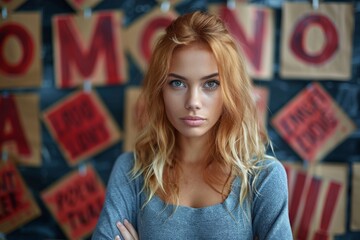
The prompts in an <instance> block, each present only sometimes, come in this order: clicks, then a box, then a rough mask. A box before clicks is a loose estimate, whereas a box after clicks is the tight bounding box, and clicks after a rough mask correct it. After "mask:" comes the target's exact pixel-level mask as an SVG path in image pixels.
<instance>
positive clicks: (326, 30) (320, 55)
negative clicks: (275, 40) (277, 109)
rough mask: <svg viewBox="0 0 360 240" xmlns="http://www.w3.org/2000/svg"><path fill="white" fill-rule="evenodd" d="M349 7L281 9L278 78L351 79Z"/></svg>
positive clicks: (290, 6)
mask: <svg viewBox="0 0 360 240" xmlns="http://www.w3.org/2000/svg"><path fill="white" fill-rule="evenodd" d="M353 11H354V10H353V4H352V3H321V4H320V5H319V8H318V9H316V10H314V9H313V8H312V6H311V4H309V3H289V2H285V3H284V5H283V16H282V21H283V22H282V31H281V32H282V41H281V42H282V43H281V72H280V73H281V75H282V76H283V77H287V78H296V79H298V78H312V79H313V78H316V79H324V80H329V79H339V80H347V79H349V78H350V77H351V53H352V41H353V39H352V35H353V31H354V29H353V28H354V14H353Z"/></svg>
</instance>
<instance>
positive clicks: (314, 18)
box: [290, 15, 339, 64]
mask: <svg viewBox="0 0 360 240" xmlns="http://www.w3.org/2000/svg"><path fill="white" fill-rule="evenodd" d="M313 25H318V26H319V27H321V28H322V30H323V31H324V34H325V38H324V39H326V42H325V46H324V47H323V49H322V51H321V52H320V53H318V54H315V55H310V54H309V53H307V52H306V46H304V38H305V35H306V31H307V29H308V28H309V27H311V26H313ZM338 47H339V39H338V33H337V31H336V28H335V26H334V24H333V23H332V22H331V20H330V19H329V18H328V17H326V16H324V15H310V16H306V17H304V18H303V19H301V20H300V21H299V22H298V23H297V24H296V26H295V29H294V32H293V34H292V36H291V39H290V48H291V50H292V51H293V52H294V54H295V55H296V56H297V57H298V58H299V59H301V60H302V61H304V62H307V63H312V64H323V63H324V62H326V61H327V60H329V59H330V58H331V56H332V55H334V53H335V51H336V50H337V49H338Z"/></svg>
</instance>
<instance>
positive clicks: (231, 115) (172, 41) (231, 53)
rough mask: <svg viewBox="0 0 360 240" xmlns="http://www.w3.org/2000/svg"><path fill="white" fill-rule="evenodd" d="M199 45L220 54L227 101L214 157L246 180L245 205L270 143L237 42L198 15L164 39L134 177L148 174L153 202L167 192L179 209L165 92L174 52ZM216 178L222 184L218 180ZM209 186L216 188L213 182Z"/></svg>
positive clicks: (180, 21)
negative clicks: (155, 197) (163, 92)
mask: <svg viewBox="0 0 360 240" xmlns="http://www.w3.org/2000/svg"><path fill="white" fill-rule="evenodd" d="M199 42H200V43H202V44H206V45H207V46H208V47H209V48H210V49H211V51H212V52H213V54H214V57H215V59H216V62H217V64H218V72H219V78H220V82H221V91H222V96H223V108H224V109H223V114H222V116H221V117H220V119H219V121H218V123H217V124H216V126H214V128H213V129H212V137H213V138H212V139H214V142H213V143H212V146H211V148H210V149H209V156H211V161H212V162H215V163H216V164H217V166H218V167H219V169H220V170H223V169H230V172H231V173H230V174H231V175H232V176H238V177H240V178H241V191H240V196H239V199H240V203H243V201H244V200H245V199H246V197H247V196H248V194H249V192H250V191H251V190H252V188H253V184H252V181H250V180H249V179H250V178H251V176H252V177H253V178H254V179H256V176H257V174H256V172H257V171H256V170H257V169H258V167H257V162H259V161H261V160H263V159H264V158H265V157H266V155H265V152H266V147H267V144H269V142H270V141H269V139H268V137H267V134H266V133H265V132H263V130H264V129H263V128H261V127H260V125H259V121H258V118H257V113H256V108H255V102H254V97H253V89H252V88H253V86H252V83H251V80H250V78H249V76H248V75H247V72H246V69H245V63H244V60H243V59H242V57H241V54H240V51H239V48H238V46H237V44H236V41H235V40H234V39H233V38H232V36H231V35H230V34H229V31H228V30H227V28H226V26H225V24H224V23H223V21H222V20H221V19H220V18H219V17H217V16H215V15H211V14H209V13H203V12H198V11H197V12H194V13H188V14H185V15H182V16H180V17H178V18H177V19H176V20H174V21H173V22H172V24H170V25H169V26H168V27H167V28H166V33H165V34H164V35H163V36H161V38H160V39H159V40H158V42H157V44H156V46H155V48H154V50H153V53H152V57H151V60H150V64H149V68H148V72H147V74H146V76H145V79H144V83H143V88H142V95H141V101H142V104H143V107H144V108H143V111H142V112H141V116H140V118H141V119H142V121H143V127H142V129H141V131H140V134H139V136H138V138H137V141H136V143H135V165H134V168H133V170H132V173H133V176H134V177H137V176H139V175H143V177H144V188H143V190H145V191H146V192H147V194H148V199H147V202H149V201H150V199H151V198H152V197H153V196H154V195H155V194H156V193H162V195H163V196H166V198H167V199H168V200H170V202H172V203H175V204H176V205H178V204H179V196H178V194H179V189H178V185H177V182H176V181H177V176H178V175H177V172H178V168H177V167H176V161H175V159H176V151H177V146H176V139H175V131H176V130H175V129H174V128H173V126H172V125H171V123H170V122H169V121H168V119H167V117H166V114H165V107H164V102H163V97H162V88H163V86H164V84H165V83H166V78H167V76H168V73H169V68H170V62H171V58H172V55H173V52H174V50H175V49H176V48H178V47H180V46H183V45H190V44H194V43H199ZM224 172H225V171H224ZM214 179H215V181H216V176H215V178H214ZM230 180H231V178H230V177H228V178H227V179H226V182H225V183H224V186H225V185H226V184H231V183H230ZM208 182H209V183H210V184H211V180H208ZM223 190H224V188H223ZM147 202H146V203H147ZM146 203H145V204H146ZM145 204H144V205H145Z"/></svg>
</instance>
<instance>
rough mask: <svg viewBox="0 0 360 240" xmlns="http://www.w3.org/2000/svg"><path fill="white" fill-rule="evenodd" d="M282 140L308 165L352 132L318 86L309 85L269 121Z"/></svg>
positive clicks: (345, 116)
mask: <svg viewBox="0 0 360 240" xmlns="http://www.w3.org/2000/svg"><path fill="white" fill-rule="evenodd" d="M271 123H272V125H273V126H274V128H275V129H276V130H277V131H278V132H279V134H280V135H281V136H282V137H283V139H284V140H285V141H286V142H287V143H288V144H289V145H290V146H291V147H292V148H293V149H294V150H295V151H296V152H297V153H298V154H299V156H300V157H301V158H302V159H304V160H306V161H309V162H316V161H319V160H321V159H322V158H324V157H325V156H326V155H327V154H328V153H329V152H330V151H332V150H333V149H334V148H335V147H336V146H337V145H338V144H339V143H340V142H342V141H343V140H344V139H345V138H346V137H348V136H349V135H350V134H351V133H352V132H353V131H354V130H355V129H356V127H355V124H354V123H353V121H352V120H351V119H350V118H349V117H348V116H347V115H346V114H345V113H344V112H343V111H342V110H341V108H340V107H339V106H338V105H337V104H336V102H335V101H334V100H333V99H332V98H331V96H330V95H329V94H328V93H327V92H326V91H325V90H324V89H323V88H322V87H321V85H320V84H318V83H312V84H310V85H308V87H307V88H305V89H304V90H303V91H301V92H300V93H299V94H298V95H297V96H296V97H294V98H293V99H292V100H291V101H290V102H289V103H287V104H286V105H285V106H284V107H283V109H281V110H280V111H279V112H278V113H276V115H275V116H274V117H273V119H272V120H271Z"/></svg>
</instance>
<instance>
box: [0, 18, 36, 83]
mask: <svg viewBox="0 0 360 240" xmlns="http://www.w3.org/2000/svg"><path fill="white" fill-rule="evenodd" d="M0 30H1V34H2V37H1V38H2V40H3V42H2V44H4V45H3V46H2V48H1V49H0V61H1V64H0V89H1V88H18V87H40V86H41V82H42V61H41V47H42V46H41V15H40V14H39V13H36V12H26V13H12V14H9V15H8V16H7V18H6V19H2V18H0Z"/></svg>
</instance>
